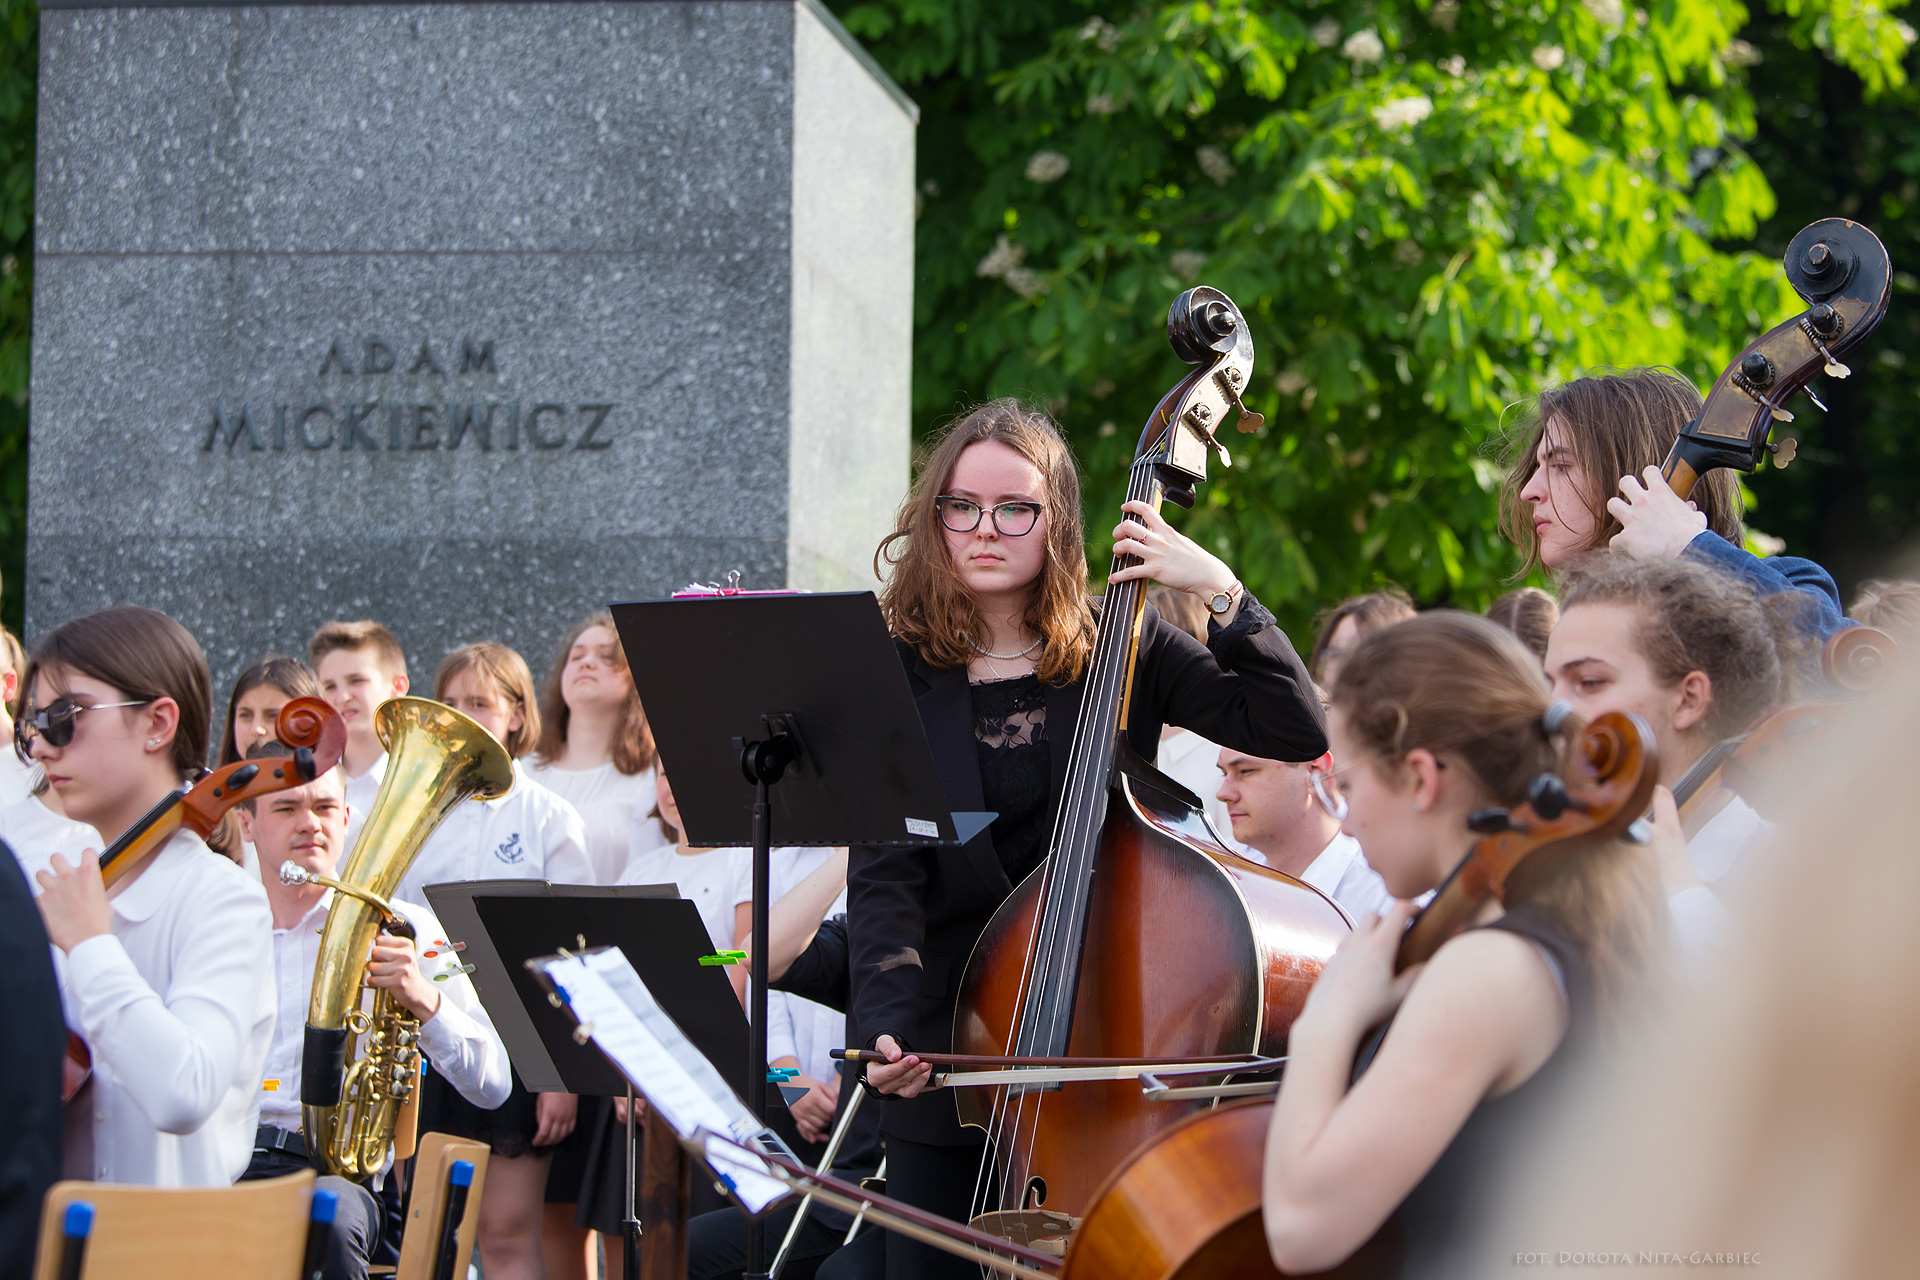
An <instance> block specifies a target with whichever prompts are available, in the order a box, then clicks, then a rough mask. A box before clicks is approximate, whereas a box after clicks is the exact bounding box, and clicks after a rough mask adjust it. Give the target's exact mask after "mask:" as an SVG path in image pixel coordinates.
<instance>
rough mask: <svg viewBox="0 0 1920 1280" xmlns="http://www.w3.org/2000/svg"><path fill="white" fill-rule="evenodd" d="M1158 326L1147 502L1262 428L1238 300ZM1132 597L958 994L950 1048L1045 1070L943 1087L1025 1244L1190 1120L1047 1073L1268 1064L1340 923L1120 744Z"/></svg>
mask: <svg viewBox="0 0 1920 1280" xmlns="http://www.w3.org/2000/svg"><path fill="white" fill-rule="evenodd" d="M1167 330H1168V338H1169V340H1170V341H1171V343H1172V345H1173V348H1174V351H1175V352H1176V353H1177V354H1178V355H1179V356H1180V357H1181V359H1183V360H1184V361H1186V362H1187V363H1188V364H1190V365H1193V366H1195V367H1194V369H1193V370H1192V371H1191V372H1190V373H1188V374H1187V375H1186V376H1185V377H1183V378H1182V379H1181V380H1180V381H1179V382H1178V383H1176V384H1175V385H1174V386H1173V387H1172V388H1171V389H1170V390H1169V391H1167V393H1166V394H1165V395H1164V396H1163V397H1162V398H1161V400H1160V402H1159V404H1158V405H1157V406H1156V408H1155V409H1154V411H1153V414H1152V415H1151V417H1149V419H1148V420H1147V424H1146V427H1145V429H1144V430H1143V431H1142V433H1141V435H1140V438H1139V444H1138V447H1137V449H1136V453H1135V457H1134V461H1133V464H1132V467H1131V469H1130V472H1129V480H1128V486H1127V500H1128V501H1138V502H1145V503H1148V504H1150V505H1152V506H1154V507H1155V508H1156V509H1157V508H1158V507H1159V505H1160V503H1161V502H1162V501H1163V500H1171V501H1174V502H1176V503H1179V504H1180V505H1182V506H1188V505H1191V504H1192V502H1193V491H1194V486H1195V485H1196V484H1198V483H1199V482H1200V481H1201V480H1203V479H1204V478H1205V476H1206V464H1207V459H1208V456H1209V454H1214V455H1217V456H1218V457H1219V458H1220V460H1221V462H1222V464H1223V465H1225V464H1227V463H1228V462H1229V457H1228V454H1227V451H1226V449H1225V447H1224V446H1222V445H1221V443H1220V441H1219V440H1218V439H1217V437H1216V435H1215V432H1216V431H1217V430H1218V429H1219V428H1220V427H1221V426H1223V425H1224V424H1225V422H1226V420H1227V417H1228V415H1229V412H1230V411H1231V410H1233V409H1234V408H1241V409H1242V411H1243V416H1242V418H1241V420H1240V426H1241V428H1242V429H1243V430H1250V429H1253V428H1254V427H1256V426H1257V421H1256V420H1255V419H1254V417H1253V416H1252V415H1250V414H1246V413H1245V412H1244V406H1243V405H1242V404H1241V394H1242V391H1243V389H1244V388H1246V387H1247V386H1248V385H1249V383H1250V381H1251V378H1252V373H1253V341H1252V338H1251V337H1250V335H1249V334H1248V332H1247V324H1246V321H1245V319H1244V318H1243V317H1242V316H1241V314H1240V312H1239V310H1238V308H1236V307H1235V306H1234V304H1233V302H1232V300H1231V299H1229V298H1228V297H1227V296H1226V295H1225V294H1223V293H1221V292H1220V291H1219V290H1217V289H1212V288H1207V287H1204V286H1202V287H1199V288H1195V289H1190V290H1188V291H1187V292H1185V293H1183V294H1181V295H1180V296H1179V298H1177V299H1176V300H1175V301H1174V303H1173V306H1172V309H1171V311H1170V313H1169V315H1168V321H1167ZM1134 563H1136V561H1134V560H1133V559H1132V558H1131V557H1119V558H1116V560H1115V561H1114V569H1115V570H1116V571H1117V570H1119V569H1120V568H1122V567H1125V566H1128V565H1132V564H1134ZM1143 587H1144V584H1143V583H1140V582H1134V581H1129V582H1122V583H1116V584H1113V585H1111V586H1110V587H1109V589H1108V591H1107V595H1106V598H1105V602H1104V604H1103V606H1102V608H1101V611H1100V620H1099V632H1098V636H1097V638H1096V640H1095V646H1094V651H1093V656H1092V659H1091V662H1090V664H1089V667H1088V672H1087V676H1086V680H1085V685H1084V692H1083V695H1082V700H1081V705H1080V710H1079V715H1078V719H1077V721H1076V723H1075V725H1074V730H1073V738H1072V747H1071V753H1070V762H1069V765H1068V774H1067V776H1066V779H1065V782H1064V787H1063V790H1062V793H1061V799H1060V806H1059V810H1058V814H1057V817H1056V821H1055V825H1054V828H1053V832H1052V838H1051V841H1050V843H1049V855H1048V857H1047V860H1046V862H1045V863H1044V864H1043V870H1042V871H1041V872H1039V873H1037V874H1035V875H1032V876H1029V877H1027V878H1026V879H1025V880H1024V881H1023V882H1022V883H1021V884H1020V885H1019V886H1018V887H1017V888H1016V889H1015V890H1014V892H1013V893H1012V895H1011V896H1009V897H1008V898H1007V899H1006V901H1005V902H1003V903H1002V904H1001V906H1000V909H999V911H998V912H997V913H996V914H995V915H994V917H993V919H992V921H991V922H990V923H989V924H988V925H987V927H986V930H985V931H984V932H983V933H982V934H981V936H980V940H979V942H978V944H977V945H976V947H975V949H974V953H973V956H972V958H971V959H970V960H969V962H968V965H967V968H966V971H965V974H964V976H963V978H962V980H961V985H960V988H959V998H958V1003H957V1007H956V1010H955V1014H954V1032H953V1048H954V1051H955V1053H956V1054H961V1055H970V1056H971V1057H972V1058H973V1059H975V1061H976V1063H979V1060H981V1059H986V1060H992V1061H997V1062H999V1063H1001V1064H1002V1065H1004V1066H1007V1067H1009V1068H1012V1069H1024V1068H1026V1067H1030V1066H1031V1067H1036V1068H1038V1070H1037V1071H1036V1075H1035V1079H1034V1080H1033V1082H1031V1083H1023V1082H1010V1083H1005V1084H999V1085H980V1086H966V1087H961V1088H957V1089H956V1090H955V1094H956V1100H957V1102H958V1105H959V1109H960V1118H961V1121H962V1122H963V1123H965V1124H969V1125H973V1126H977V1127H980V1128H983V1129H985V1130H986V1131H987V1134H988V1140H989V1147H990V1155H989V1157H988V1161H987V1164H988V1165H989V1166H990V1167H988V1168H987V1169H985V1170H984V1171H983V1177H982V1179H981V1183H980V1185H979V1186H978V1187H977V1189H976V1196H975V1214H976V1216H975V1219H974V1221H975V1225H976V1226H979V1227H981V1228H983V1229H985V1230H988V1231H990V1232H994V1233H997V1234H1001V1235H1004V1236H1005V1237H1007V1238H1009V1239H1013V1240H1016V1241H1022V1242H1024V1241H1027V1240H1031V1239H1036V1238H1049V1239H1051V1240H1057V1239H1058V1238H1059V1237H1060V1236H1061V1235H1063V1234H1065V1233H1067V1232H1070V1231H1071V1230H1072V1228H1073V1225H1074V1223H1075V1221H1076V1220H1077V1217H1078V1215H1079V1214H1081V1213H1082V1212H1084V1210H1085V1208H1086V1206H1087V1205H1088V1204H1089V1203H1090V1202H1091V1199H1092V1196H1093V1192H1094V1191H1095V1189H1096V1188H1097V1187H1098V1185H1099V1183H1100V1182H1101V1180H1102V1179H1104V1178H1105V1177H1106V1175H1107V1174H1108V1173H1109V1172H1110V1171H1112V1170H1113V1169H1115V1168H1117V1167H1118V1166H1119V1165H1120V1163H1121V1161H1122V1160H1124V1159H1125V1157H1126V1156H1127V1154H1128V1153H1129V1152H1131V1151H1132V1150H1133V1149H1134V1148H1136V1147H1138V1146H1139V1145H1140V1144H1141V1143H1143V1142H1146V1141H1148V1140H1149V1139H1151V1138H1153V1137H1154V1136H1155V1135H1156V1134H1158V1133H1160V1132H1161V1131H1163V1130H1165V1129H1166V1128H1167V1127H1168V1126H1170V1125H1172V1124H1174V1123H1176V1122H1177V1121H1178V1120H1179V1119H1180V1116H1181V1113H1182V1110H1183V1108H1182V1107H1180V1106H1178V1105H1174V1106H1169V1105H1166V1104H1150V1103H1148V1102H1146V1101H1145V1100H1144V1099H1143V1098H1142V1096H1141V1093H1140V1089H1139V1086H1138V1084H1137V1083H1136V1082H1135V1081H1134V1080H1133V1079H1131V1078H1122V1079H1105V1080H1088V1079H1085V1078H1084V1077H1080V1078H1073V1077H1068V1078H1066V1079H1062V1078H1061V1077H1060V1076H1059V1075H1058V1074H1057V1072H1058V1071H1061V1070H1066V1071H1070V1070H1072V1068H1070V1067H1068V1068H1060V1067H1058V1066H1057V1063H1058V1062H1059V1061H1062V1060H1075V1059H1108V1060H1112V1059H1120V1060H1138V1061H1140V1062H1142V1063H1148V1062H1159V1063H1181V1064H1203V1063H1206V1062H1208V1061H1209V1060H1210V1059H1218V1058H1221V1057H1223V1056H1225V1057H1229V1058H1230V1059H1233V1060H1242V1061H1244V1060H1249V1059H1253V1058H1258V1057H1263V1056H1271V1055H1273V1054H1274V1053H1277V1052H1279V1051H1280V1049H1281V1046H1283V1045H1284V1044H1285V1041H1286V1035H1287V1030H1288V1028H1289V1027H1290V1026H1291V1025H1292V1022H1293V1019H1294V1017H1295V1016H1296V1015H1297V1014H1298V1013H1299V1011H1300V1009H1301V1007H1302V1006H1303V1005H1304V1003H1305V1000H1306V995H1307V990H1308V988H1309V987H1310V986H1311V985H1312V983H1313V980H1314V979H1315V978H1316V977H1318V975H1319V972H1320V968H1321V966H1322V965H1323V964H1324V963H1325V961H1326V958H1327V957H1328V956H1330V955H1331V954H1332V952H1333V949H1334V947H1335V946H1336V945H1337V944H1338V942H1339V939H1340V937H1341V936H1342V935H1344V934H1345V933H1346V932H1347V931H1348V925H1347V921H1346V917H1345V916H1344V915H1343V914H1342V913H1341V912H1340V910H1339V908H1338V907H1336V906H1334V905H1333V903H1332V902H1331V901H1330V900H1328V899H1327V898H1325V897H1324V896H1322V895H1321V894H1320V893H1319V892H1318V891H1316V890H1314V889H1311V888H1309V887H1307V886H1306V885H1304V884H1301V883H1300V882H1299V881H1296V880H1293V879H1291V878H1289V877H1287V876H1284V875H1282V874H1280V873H1279V872H1275V871H1272V870H1270V869H1268V868H1267V867H1264V866H1261V865H1259V864H1256V863H1253V862H1250V861H1248V860H1246V859H1244V858H1241V857H1239V856H1237V855H1236V854H1233V853H1231V852H1229V851H1228V850H1226V849H1224V848H1222V847H1221V846H1220V845H1219V844H1218V843H1217V842H1216V841H1215V839H1214V836H1213V833H1212V831H1211V829H1210V828H1209V827H1208V826H1207V825H1206V823H1205V821H1204V819H1203V818H1201V816H1200V813H1199V810H1200V804H1199V800H1198V798H1197V797H1195V796H1194V795H1193V794H1192V793H1191V792H1189V791H1188V790H1187V789H1186V788H1185V787H1182V786H1181V785H1180V784H1178V783H1176V782H1174V781H1172V780H1171V779H1169V778H1167V777H1166V776H1164V775H1163V774H1161V773H1160V772H1159V771H1158V770H1156V769H1154V768H1153V767H1152V766H1151V765H1150V764H1148V763H1147V762H1146V761H1144V760H1142V759H1140V758H1139V757H1138V756H1137V755H1136V754H1135V753H1134V751H1133V750H1132V749H1131V748H1130V747H1129V745H1128V743H1127V741H1126V737H1125V731H1126V726H1127V724H1128V722H1129V718H1130V717H1129V708H1130V698H1131V696H1132V693H1133V676H1134V668H1135V659H1136V657H1137V654H1138V651H1139V644H1140V636H1141V627H1142V624H1143V619H1144V610H1145V603H1146V601H1145V593H1144V591H1143ZM1041 1063H1053V1064H1055V1066H1054V1067H1053V1071H1054V1072H1055V1073H1056V1074H1053V1075H1052V1076H1051V1078H1050V1076H1049V1074H1048V1072H1049V1068H1047V1067H1041V1066H1040V1065H1039V1064H1041ZM970 1065H972V1064H970ZM982 1065H984V1064H982ZM1140 1069H1146V1068H1145V1067H1142V1068H1140ZM1120 1074H1122V1075H1123V1076H1125V1075H1129V1074H1130V1073H1129V1072H1127V1071H1126V1070H1125V1069H1124V1068H1123V1069H1122V1070H1121V1072H1120Z"/></svg>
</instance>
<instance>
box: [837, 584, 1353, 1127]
mask: <svg viewBox="0 0 1920 1280" xmlns="http://www.w3.org/2000/svg"><path fill="white" fill-rule="evenodd" d="M1208 632H1209V636H1208V642H1207V643H1206V644H1205V645H1202V644H1200V643H1199V642H1198V641H1197V640H1195V639H1194V638H1193V637H1192V636H1190V635H1188V634H1187V633H1186V632H1184V631H1181V630H1180V629H1179V628H1177V627H1175V626H1173V625H1172V624H1171V623H1168V622H1165V621H1163V620H1162V619H1161V618H1160V615H1159V614H1158V613H1157V612H1155V611H1154V609H1153V608H1152V607H1151V606H1149V607H1148V609H1147V613H1146V622H1145V624H1144V626H1143V628H1142V631H1141V638H1140V654H1139V659H1138V661H1137V662H1136V664H1135V667H1134V673H1135V687H1134V697H1133V705H1132V718H1131V720H1130V721H1129V723H1128V725H1127V735H1128V738H1129V740H1130V741H1131V743H1132V745H1133V747H1134V749H1135V750H1136V751H1138V752H1139V753H1140V755H1141V757H1142V758H1143V759H1147V760H1151V759H1153V758H1154V756H1155V754H1156V752H1157V750H1158V748H1159V743H1160V730H1161V727H1162V724H1163V723H1171V724H1177V725H1179V726H1181V727H1182V728H1186V729H1191V730H1193V731H1194V732H1195V733H1198V734H1200V735H1201V736H1202V737H1205V738H1209V739H1211V740H1213V741H1214V742H1217V743H1219V744H1220V745H1222V746H1225V747H1232V748H1233V749H1234V750H1236V751H1245V752H1247V753H1248V754H1250V755H1258V756H1264V757H1266V758H1268V759H1274V760H1312V759H1315V758H1316V757H1318V756H1319V755H1321V754H1322V753H1323V752H1325V751H1326V749H1327V737H1326V721H1325V718H1324V717H1323V716H1322V714H1321V710H1320V699H1319V696H1318V695H1317V694H1316V693H1315V692H1314V689H1313V682H1312V680H1311V679H1309V678H1308V676H1307V671H1306V668H1305V666H1303V665H1302V664H1301V661H1300V657H1299V655H1298V654H1296V653H1295V652H1294V651H1293V645H1292V644H1291V643H1290V642H1289V641H1288V640H1287V637H1286V634H1285V633H1284V632H1282V631H1281V630H1280V628H1279V627H1277V626H1275V625H1274V622H1273V615H1272V614H1270V613H1268V612H1267V611H1266V609H1265V608H1263V607H1262V606H1261V605H1260V604H1259V602H1258V601H1256V600H1254V599H1253V598H1252V596H1251V595H1249V596H1248V597H1247V598H1246V600H1245V601H1244V603H1243V604H1242V605H1241V609H1240V614H1239V616H1238V617H1236V618H1235V619H1234V622H1233V625H1232V626H1230V627H1226V628H1221V627H1219V626H1217V625H1209V628H1208ZM896 647H897V648H898V650H899V653H900V661H901V664H902V665H903V666H905V667H906V670H907V683H908V685H909V687H911V688H912V690H913V693H914V698H915V701H916V703H917V704H918V706H919V709H920V722H921V724H922V725H923V726H924V727H925V729H926V733H927V740H928V742H930V743H931V744H932V746H933V760H934V764H935V766H936V767H937V768H938V769H939V771H940V780H941V782H942V784H943V785H944V786H945V788H946V793H947V802H948V804H949V806H950V807H952V808H953V809H954V810H956V811H958V812H962V813H965V812H979V811H980V810H981V809H983V808H985V804H984V802H983V800H982V798H981V789H980V764H979V757H978V755H977V753H976V748H975V744H974V728H973V697H972V693H971V690H970V689H969V687H968V684H967V672H966V668H965V667H954V668H951V669H946V670H942V669H940V668H937V667H933V666H930V665H928V663H927V662H926V660H925V659H924V658H922V657H921V656H920V654H919V653H918V651H916V650H915V649H914V648H912V647H911V646H910V645H907V644H904V643H898V642H896ZM1081 690H1082V684H1081V682H1078V681H1076V682H1075V683H1073V684H1070V685H1065V686H1061V687H1049V688H1048V689H1047V741H1048V745H1049V747H1050V748H1051V750H1050V751H1049V755H1050V757H1051V760H1052V765H1053V777H1052V799H1051V801H1050V803H1049V806H1048V827H1049V829H1051V826H1052V821H1053V815H1054V813H1055V812H1056V811H1057V810H1058V809H1059V806H1060V793H1061V791H1062V789H1063V788H1064V786H1065V784H1066V774H1067V767H1068V759H1069V752H1070V751H1071V749H1072V738H1073V726H1074V722H1075V720H1076V719H1077V718H1078V716H1079V712H1080V696H1081ZM1012 892H1013V885H1012V884H1011V883H1010V882H1009V881H1008V879H1007V875H1006V872H1005V871H1004V870H1002V869H1001V866H1000V859H999V856H998V855H997V854H996V853H995V851H994V847H993V836H992V832H991V831H990V830H988V831H982V832H981V833H980V834H979V835H977V836H975V837H974V838H973V839H972V840H970V841H968V842H967V843H966V844H965V845H962V846H960V847H959V848H951V847H949V848H939V849H933V848H926V847H922V848H885V849H881V848H873V847H868V846H859V845H856V846H854V847H853V849H852V851H851V854H850V858H849V862H848V866H847V916H848V922H847V923H848V935H849V939H850V943H851V946H852V952H853V954H852V961H853V1020H854V1022H855V1024H856V1026H857V1028H858V1034H859V1036H860V1041H859V1042H860V1043H862V1044H866V1045H868V1046H871V1045H872V1044H873V1042H874V1040H875V1039H877V1038H878V1037H879V1036H881V1035H891V1036H893V1037H894V1038H895V1039H896V1040H898V1041H900V1043H901V1044H903V1045H905V1046H907V1047H909V1048H913V1049H920V1050H923V1051H925V1052H928V1053H940V1052H944V1051H946V1050H948V1049H949V1048H950V1047H951V1046H952V1037H953V1011H954V1004H955V999H956V995H957V992H958V988H959V985H960V975H961V973H962V971H963V970H964V969H965V968H966V964H967V958H968V957H969V956H970V955H972V954H973V947H974V943H975V942H976V941H978V940H979V937H980V934H981V931H982V930H984V929H985V928H986V926H987V922H988V920H990V919H991V918H992V917H993V913H994V910H995V909H996V908H997V907H999V905H1000V903H1001V902H1002V901H1003V900H1005V898H1006V897H1007V895H1008V894H1010V893H1012ZM881 1125H882V1128H883V1130H884V1131H885V1132H887V1133H893V1134H898V1135H899V1136H900V1137H902V1138H905V1139H907V1140H909V1141H913V1142H924V1143H930V1144H934V1145H939V1146H958V1145H962V1144H967V1143H971V1142H973V1141H975V1140H977V1139H976V1138H973V1137H969V1136H968V1135H967V1134H966V1132H965V1131H964V1130H962V1129H961V1127H960V1123H959V1118H958V1115H957V1113H956V1112H955V1110H954V1105H953V1101H952V1100H951V1099H950V1098H947V1097H945V1096H943V1095H942V1094H940V1093H939V1092H937V1091H936V1092H934V1093H931V1094H924V1095H922V1096H921V1097H918V1098H907V1099H890V1100H889V1105H887V1106H886V1107H885V1108H884V1109H883V1114H882V1121H881Z"/></svg>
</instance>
